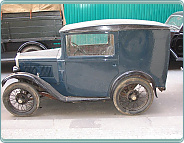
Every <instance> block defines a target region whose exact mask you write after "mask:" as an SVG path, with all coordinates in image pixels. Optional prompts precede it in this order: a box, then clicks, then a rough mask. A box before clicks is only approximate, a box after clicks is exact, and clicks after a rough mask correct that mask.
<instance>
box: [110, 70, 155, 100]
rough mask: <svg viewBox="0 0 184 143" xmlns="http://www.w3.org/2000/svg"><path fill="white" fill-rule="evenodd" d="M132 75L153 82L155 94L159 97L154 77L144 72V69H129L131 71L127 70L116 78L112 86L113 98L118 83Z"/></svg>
mask: <svg viewBox="0 0 184 143" xmlns="http://www.w3.org/2000/svg"><path fill="white" fill-rule="evenodd" d="M130 77H140V78H143V79H145V80H147V81H148V82H150V83H151V84H152V87H153V90H154V93H155V96H156V97H157V98H158V96H157V92H156V86H155V82H154V80H153V78H152V77H151V76H150V75H148V74H147V73H144V72H142V71H129V72H126V73H124V74H122V75H120V76H119V77H118V78H116V79H115V80H114V82H113V83H112V85H111V87H110V96H111V98H112V96H113V93H114V90H115V88H116V87H117V85H118V84H119V83H120V82H122V81H123V80H125V79H126V78H130Z"/></svg>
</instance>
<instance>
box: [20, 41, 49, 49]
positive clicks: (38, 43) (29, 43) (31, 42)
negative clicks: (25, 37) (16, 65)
mask: <svg viewBox="0 0 184 143" xmlns="http://www.w3.org/2000/svg"><path fill="white" fill-rule="evenodd" d="M29 45H34V46H37V47H40V48H41V49H42V50H46V49H47V47H46V46H45V45H43V44H42V43H40V42H36V41H29V42H26V43H23V44H22V45H21V46H20V47H19V48H18V50H17V52H21V51H22V50H23V49H24V48H25V47H27V46H29Z"/></svg>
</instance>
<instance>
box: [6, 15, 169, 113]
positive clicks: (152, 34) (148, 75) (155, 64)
mask: <svg viewBox="0 0 184 143" xmlns="http://www.w3.org/2000/svg"><path fill="white" fill-rule="evenodd" d="M59 32H60V34H61V43H62V45H61V48H60V49H51V50H43V51H33V52H28V53H19V54H17V56H16V59H15V60H16V66H15V67H13V72H14V73H12V74H10V75H9V76H7V77H6V78H4V79H3V81H2V86H4V85H5V83H6V82H7V81H8V80H9V79H12V78H15V79H18V82H15V83H12V84H11V85H9V86H8V87H7V88H6V89H5V91H4V93H3V103H4V106H5V107H6V109H7V110H8V111H9V112H10V113H12V114H14V115H16V116H28V115H31V114H32V113H33V112H34V111H35V110H36V109H37V108H38V107H39V102H40V97H43V96H47V97H50V98H53V99H57V100H60V101H63V102H75V101H87V100H88V101H89V100H91V101H95V100H106V99H107V100H108V99H112V101H113V102H114V105H115V107H116V108H117V109H118V110H119V111H120V112H121V113H123V114H127V115H135V114H140V113H142V112H144V111H146V110H147V109H148V108H149V107H150V105H151V104H152V101H153V98H154V95H155V96H156V97H157V93H156V88H158V89H159V90H160V91H163V90H165V89H166V88H165V83H166V77H167V71H168V63H169V52H170V51H169V48H170V45H169V41H170V30H169V27H168V26H166V25H165V24H162V23H158V22H152V21H145V20H127V19H113V20H112V19H106V20H95V21H88V22H81V23H76V24H70V25H66V26H64V27H63V28H61V30H60V31H59ZM61 104H62V102H61ZM58 110H60V109H58Z"/></svg>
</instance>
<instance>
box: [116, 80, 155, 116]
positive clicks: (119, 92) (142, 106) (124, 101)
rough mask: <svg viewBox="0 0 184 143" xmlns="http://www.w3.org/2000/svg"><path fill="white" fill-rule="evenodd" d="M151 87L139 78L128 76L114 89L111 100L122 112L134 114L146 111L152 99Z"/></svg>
mask: <svg viewBox="0 0 184 143" xmlns="http://www.w3.org/2000/svg"><path fill="white" fill-rule="evenodd" d="M153 97H154V95H153V89H152V87H151V86H150V84H149V83H148V82H147V81H145V80H144V79H141V78H136V77H135V78H128V79H126V80H124V81H122V82H121V83H120V84H119V85H118V86H117V88H116V89H115V92H114V96H113V102H114V104H115V107H116V108H117V109H118V110H119V111H120V112H121V113H123V114H128V115H135V114H140V113H142V112H144V111H146V110H147V109H148V108H149V107H150V105H151V104H152V101H153Z"/></svg>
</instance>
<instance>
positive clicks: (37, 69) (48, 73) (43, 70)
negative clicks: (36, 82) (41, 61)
mask: <svg viewBox="0 0 184 143" xmlns="http://www.w3.org/2000/svg"><path fill="white" fill-rule="evenodd" d="M25 72H29V73H32V74H34V75H37V73H39V76H40V77H53V72H52V66H25Z"/></svg>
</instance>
